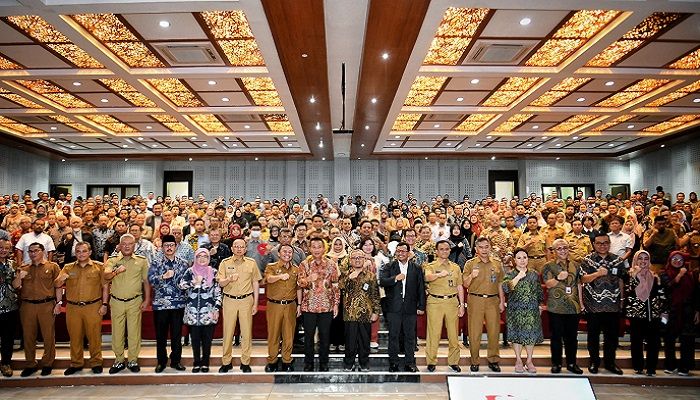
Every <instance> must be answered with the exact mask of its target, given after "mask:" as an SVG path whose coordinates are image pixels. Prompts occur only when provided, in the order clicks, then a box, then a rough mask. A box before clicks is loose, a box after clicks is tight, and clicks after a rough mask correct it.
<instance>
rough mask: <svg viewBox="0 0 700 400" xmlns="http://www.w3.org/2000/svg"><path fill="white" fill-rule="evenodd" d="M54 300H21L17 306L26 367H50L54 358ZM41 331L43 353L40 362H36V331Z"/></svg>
mask: <svg viewBox="0 0 700 400" xmlns="http://www.w3.org/2000/svg"><path fill="white" fill-rule="evenodd" d="M55 306H56V302H55V301H49V302H46V303H41V304H32V303H29V302H26V301H25V302H22V304H21V305H20V307H19V320H20V322H21V324H22V337H23V338H24V359H25V360H27V366H26V367H27V368H36V367H37V365H38V366H39V367H41V368H44V367H52V366H53V362H54V360H55V359H56V329H55V325H54V324H55V320H56V318H55V317H54V315H53V309H54V307H55ZM38 331H41V337H42V339H43V340H44V355H43V356H42V357H41V364H37V362H36V340H37V333H38Z"/></svg>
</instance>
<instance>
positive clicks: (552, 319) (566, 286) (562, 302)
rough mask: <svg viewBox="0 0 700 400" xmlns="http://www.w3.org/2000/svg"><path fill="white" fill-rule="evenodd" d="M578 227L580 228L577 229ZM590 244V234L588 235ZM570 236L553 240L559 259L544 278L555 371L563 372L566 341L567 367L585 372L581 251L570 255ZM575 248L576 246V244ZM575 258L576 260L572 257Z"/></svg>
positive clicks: (543, 275) (553, 370)
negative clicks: (581, 362)
mask: <svg viewBox="0 0 700 400" xmlns="http://www.w3.org/2000/svg"><path fill="white" fill-rule="evenodd" d="M576 222H577V221H574V224H573V225H574V231H576V230H577V229H578V230H580V227H581V223H580V222H578V224H577V223H576ZM577 226H578V228H577ZM584 238H585V240H586V242H587V243H588V244H589V245H590V241H589V239H588V236H585V235H584ZM569 243H570V239H569V238H567V239H557V240H555V241H554V242H553V243H552V246H554V253H555V254H556V256H557V259H556V260H555V261H552V262H550V263H549V264H547V265H545V266H544V271H543V272H542V280H543V281H544V284H545V286H546V287H547V312H548V313H549V328H550V330H551V339H550V343H549V349H550V354H551V357H552V373H553V374H558V373H559V372H561V365H562V364H561V359H562V357H561V353H562V351H561V350H562V349H561V344H562V341H563V342H564V351H565V352H566V370H567V371H569V372H572V373H574V374H577V375H580V374H582V373H583V371H581V368H579V366H578V365H577V364H576V349H577V348H578V322H579V313H580V312H581V284H580V283H579V276H578V263H577V262H576V261H575V260H577V259H578V257H579V253H576V252H575V251H574V253H573V254H572V255H571V256H570V255H569ZM572 247H573V248H574V249H575V248H576V247H575V245H572ZM572 258H573V259H572Z"/></svg>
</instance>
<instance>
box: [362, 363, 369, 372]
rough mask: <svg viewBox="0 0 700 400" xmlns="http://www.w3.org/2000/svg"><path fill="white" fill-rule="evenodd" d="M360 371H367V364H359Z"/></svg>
mask: <svg viewBox="0 0 700 400" xmlns="http://www.w3.org/2000/svg"><path fill="white" fill-rule="evenodd" d="M360 372H369V365H360Z"/></svg>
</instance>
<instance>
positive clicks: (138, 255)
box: [132, 254, 147, 260]
mask: <svg viewBox="0 0 700 400" xmlns="http://www.w3.org/2000/svg"><path fill="white" fill-rule="evenodd" d="M132 257H134V258H143V259H144V260H147V258H146V257H144V256H142V255H140V254H133V255H132Z"/></svg>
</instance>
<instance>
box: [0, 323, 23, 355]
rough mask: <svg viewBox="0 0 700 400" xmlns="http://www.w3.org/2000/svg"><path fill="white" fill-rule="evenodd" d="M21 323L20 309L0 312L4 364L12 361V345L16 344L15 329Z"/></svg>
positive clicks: (0, 351) (0, 352)
mask: <svg viewBox="0 0 700 400" xmlns="http://www.w3.org/2000/svg"><path fill="white" fill-rule="evenodd" d="M18 325H19V311H17V310H15V311H10V312H6V313H2V314H0V354H2V361H0V364H2V365H10V362H11V361H12V346H13V345H14V344H15V331H16V330H17V326H18Z"/></svg>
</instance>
